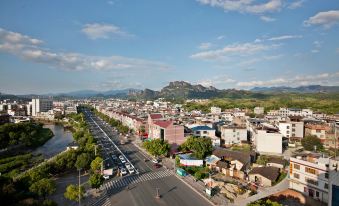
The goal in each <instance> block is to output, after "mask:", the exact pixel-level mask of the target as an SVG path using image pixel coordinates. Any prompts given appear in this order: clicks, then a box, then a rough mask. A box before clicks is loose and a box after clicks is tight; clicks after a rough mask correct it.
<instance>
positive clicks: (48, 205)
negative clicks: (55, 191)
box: [42, 200, 58, 206]
mask: <svg viewBox="0 0 339 206" xmlns="http://www.w3.org/2000/svg"><path fill="white" fill-rule="evenodd" d="M42 206H58V204H57V203H56V202H54V201H53V200H44V201H43V202H42Z"/></svg>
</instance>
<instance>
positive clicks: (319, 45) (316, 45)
mask: <svg viewBox="0 0 339 206" xmlns="http://www.w3.org/2000/svg"><path fill="white" fill-rule="evenodd" d="M321 44H322V42H321V41H314V42H313V45H314V46H315V47H316V48H321Z"/></svg>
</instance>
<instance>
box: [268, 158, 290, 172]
mask: <svg viewBox="0 0 339 206" xmlns="http://www.w3.org/2000/svg"><path fill="white" fill-rule="evenodd" d="M285 164H286V160H284V159H282V158H279V157H270V158H269V159H268V161H267V163H266V166H268V167H276V168H279V169H281V170H282V169H284V167H285Z"/></svg>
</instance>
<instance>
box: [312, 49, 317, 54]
mask: <svg viewBox="0 0 339 206" xmlns="http://www.w3.org/2000/svg"><path fill="white" fill-rule="evenodd" d="M311 52H312V53H318V52H319V50H318V49H312V50H311Z"/></svg>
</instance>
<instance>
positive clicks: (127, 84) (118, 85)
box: [96, 79, 145, 90]
mask: <svg viewBox="0 0 339 206" xmlns="http://www.w3.org/2000/svg"><path fill="white" fill-rule="evenodd" d="M96 86H97V87H96V89H100V90H109V89H112V88H114V89H128V88H138V89H142V88H144V87H145V86H144V85H143V84H141V83H140V82H134V81H133V82H131V81H126V80H125V81H122V80H117V79H115V80H108V81H103V82H101V83H100V84H99V85H96Z"/></svg>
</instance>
